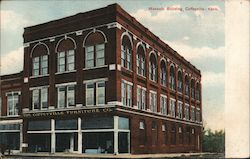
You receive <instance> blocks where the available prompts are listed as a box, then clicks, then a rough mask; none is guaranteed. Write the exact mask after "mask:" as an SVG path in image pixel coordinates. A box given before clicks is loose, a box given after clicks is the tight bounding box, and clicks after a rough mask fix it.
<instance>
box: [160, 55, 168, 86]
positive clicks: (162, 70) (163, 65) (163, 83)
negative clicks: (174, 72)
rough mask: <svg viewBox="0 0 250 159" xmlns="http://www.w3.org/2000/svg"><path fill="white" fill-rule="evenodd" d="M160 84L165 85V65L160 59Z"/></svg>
mask: <svg viewBox="0 0 250 159" xmlns="http://www.w3.org/2000/svg"><path fill="white" fill-rule="evenodd" d="M161 84H162V85H163V86H166V85H167V66H166V63H165V61H164V60H162V61H161Z"/></svg>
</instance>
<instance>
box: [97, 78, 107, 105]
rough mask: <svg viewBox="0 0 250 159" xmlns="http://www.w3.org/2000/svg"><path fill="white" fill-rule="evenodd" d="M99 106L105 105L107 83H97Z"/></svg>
mask: <svg viewBox="0 0 250 159" xmlns="http://www.w3.org/2000/svg"><path fill="white" fill-rule="evenodd" d="M97 104H105V82H101V83H97Z"/></svg>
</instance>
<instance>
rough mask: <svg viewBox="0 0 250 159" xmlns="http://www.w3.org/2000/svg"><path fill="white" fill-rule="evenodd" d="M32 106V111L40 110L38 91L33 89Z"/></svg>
mask: <svg viewBox="0 0 250 159" xmlns="http://www.w3.org/2000/svg"><path fill="white" fill-rule="evenodd" d="M32 106H33V109H40V103H39V89H35V90H33V91H32Z"/></svg>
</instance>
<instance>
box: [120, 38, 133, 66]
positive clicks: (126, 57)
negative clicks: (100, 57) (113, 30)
mask: <svg viewBox="0 0 250 159" xmlns="http://www.w3.org/2000/svg"><path fill="white" fill-rule="evenodd" d="M121 65H122V67H125V68H127V69H128V70H132V44H131V43H130V40H129V37H128V36H123V38H122V48H121Z"/></svg>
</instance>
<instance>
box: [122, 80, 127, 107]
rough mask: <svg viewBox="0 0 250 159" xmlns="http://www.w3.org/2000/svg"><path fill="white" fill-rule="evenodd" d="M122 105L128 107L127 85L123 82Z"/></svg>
mask: <svg viewBox="0 0 250 159" xmlns="http://www.w3.org/2000/svg"><path fill="white" fill-rule="evenodd" d="M122 104H123V105H126V84H125V83H124V82H122Z"/></svg>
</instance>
